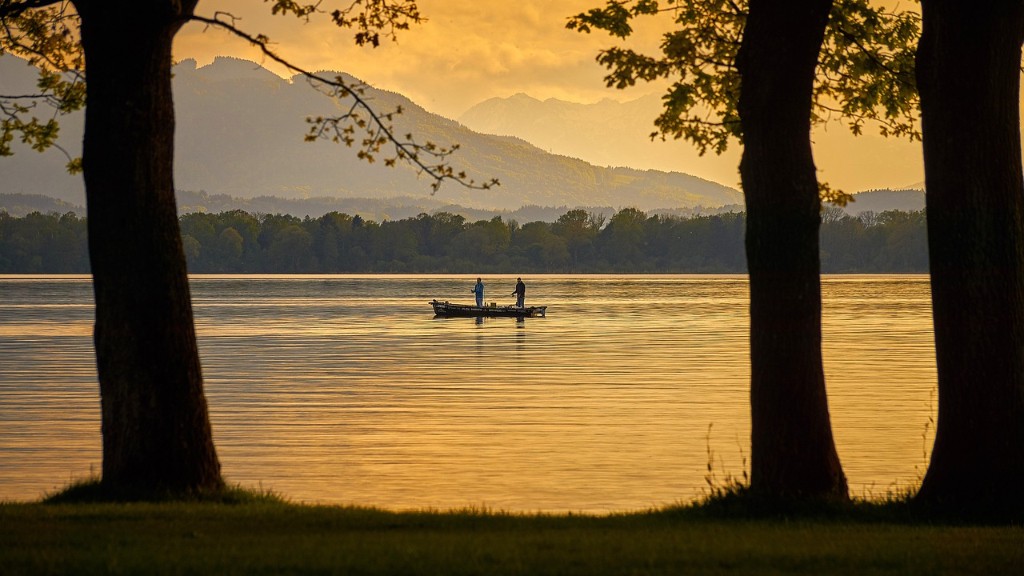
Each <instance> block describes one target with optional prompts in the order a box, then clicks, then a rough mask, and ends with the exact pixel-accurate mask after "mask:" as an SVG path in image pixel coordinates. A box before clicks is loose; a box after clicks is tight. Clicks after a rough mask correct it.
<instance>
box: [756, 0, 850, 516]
mask: <svg viewBox="0 0 1024 576" xmlns="http://www.w3.org/2000/svg"><path fill="white" fill-rule="evenodd" d="M831 7H832V0H799V1H794V0H760V1H759V0H752V1H751V2H750V13H749V17H748V19H747V23H746V28H745V30H744V33H743V43H742V45H741V48H740V53H739V55H738V59H737V66H738V68H739V72H740V77H741V85H740V86H741V88H740V98H739V114H740V119H741V127H742V133H743V157H742V160H741V162H740V175H741V178H742V182H743V191H744V194H745V196H746V205H747V228H746V249H747V265H748V269H749V273H750V276H749V277H750V364H751V382H750V404H751V489H752V491H754V492H755V493H758V494H761V495H764V496H767V497H772V498H814V497H829V498H847V497H848V491H847V484H846V477H845V476H844V475H843V471H842V467H841V465H840V463H839V456H838V455H837V453H836V449H835V443H834V441H833V439H832V427H831V423H830V421H829V412H828V400H827V397H826V393H825V377H824V372H823V369H822V360H821V286H820V283H821V281H820V263H819V255H818V229H819V226H820V222H821V216H820V211H821V201H820V199H819V196H818V182H817V177H816V175H815V168H814V159H813V156H812V154H811V141H810V131H811V103H812V100H811V96H812V88H813V85H814V78H815V68H816V66H817V61H818V54H819V51H820V49H821V44H822V40H823V37H824V32H825V26H826V24H827V21H828V14H829V11H830V9H831Z"/></svg>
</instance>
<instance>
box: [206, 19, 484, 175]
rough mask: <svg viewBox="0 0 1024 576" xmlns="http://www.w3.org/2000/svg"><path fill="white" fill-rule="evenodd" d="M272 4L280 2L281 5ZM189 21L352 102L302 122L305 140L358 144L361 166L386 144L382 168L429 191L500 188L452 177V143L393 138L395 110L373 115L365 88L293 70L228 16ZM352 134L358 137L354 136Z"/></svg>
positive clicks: (264, 42) (260, 38) (264, 41)
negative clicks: (402, 172)
mask: <svg viewBox="0 0 1024 576" xmlns="http://www.w3.org/2000/svg"><path fill="white" fill-rule="evenodd" d="M277 1H278V3H280V2H281V0H277ZM191 19H192V20H194V21H197V22H202V23H204V24H206V25H208V26H213V27H216V28H220V29H223V30H226V31H228V32H230V33H231V34H234V35H235V36H237V37H239V38H242V39H244V40H246V41H248V42H249V43H250V44H252V45H254V46H256V47H257V48H258V49H259V50H260V52H262V54H263V55H264V56H265V57H266V58H268V59H270V60H272V61H274V62H277V63H278V64H280V65H282V66H284V67H285V68H287V69H288V70H290V71H292V72H294V73H296V74H298V75H301V76H303V77H305V78H306V79H307V80H308V81H309V82H310V84H311V85H312V86H314V87H315V88H317V89H318V90H320V91H321V92H323V93H324V94H326V95H328V96H331V97H333V98H337V99H339V100H342V99H346V98H351V99H352V105H351V106H350V107H349V109H348V110H347V111H346V112H345V113H343V114H341V115H339V116H332V117H324V116H320V117H316V118H307V119H306V122H308V123H309V124H311V126H310V129H309V132H308V133H307V134H306V140H307V141H315V140H318V139H321V138H323V139H329V140H331V141H333V142H337V143H343V144H345V145H346V146H349V147H353V146H355V145H356V144H358V148H359V151H358V153H357V156H358V157H359V158H360V159H362V160H366V161H367V162H374V161H376V159H377V156H378V155H379V154H380V152H381V150H382V149H383V148H384V147H385V146H387V145H388V144H390V145H391V150H392V154H391V155H389V156H388V157H386V158H385V159H384V164H385V165H386V166H394V165H395V164H396V163H397V162H399V161H402V162H406V163H408V164H411V165H412V166H413V167H415V168H416V169H417V171H418V173H419V174H426V175H427V176H428V177H430V178H432V179H433V182H432V183H431V184H430V187H431V189H432V190H433V191H435V192H436V191H437V190H438V189H440V187H441V184H442V183H443V182H444V181H445V180H453V181H455V182H457V183H459V184H461V185H462V186H465V187H467V188H473V189H477V190H487V189H490V188H491V187H492V186H498V185H500V183H499V182H498V180H497V179H496V178H495V179H491V180H489V181H487V182H482V183H477V182H476V181H475V180H473V179H470V178H468V177H467V175H466V173H465V172H455V170H454V169H453V168H452V167H451V166H450V165H449V164H448V161H447V160H448V157H449V156H450V155H451V154H453V153H454V152H455V151H456V150H458V148H459V146H458V145H457V144H456V145H452V146H450V147H442V146H438V145H436V144H434V143H433V142H429V141H428V142H423V143H420V142H417V141H416V140H415V139H414V138H413V135H412V134H406V135H405V136H404V137H400V136H398V135H397V134H395V132H394V129H393V127H392V125H391V122H392V120H393V119H394V116H395V115H397V114H401V113H402V109H401V107H399V108H397V109H396V110H394V111H392V112H388V113H381V112H378V111H377V110H375V109H374V108H373V107H372V106H371V105H370V103H369V101H368V99H367V98H366V96H365V85H362V84H350V83H348V82H346V81H345V79H343V78H342V77H341V76H335V77H333V78H327V77H324V76H321V75H319V74H315V73H313V72H310V71H308V70H305V69H303V68H300V67H299V66H296V65H295V64H293V63H291V62H290V61H288V60H287V59H285V58H283V57H281V56H279V55H278V54H277V53H276V52H274V51H273V50H271V49H270V39H269V38H268V37H267V36H265V35H262V34H258V35H252V34H249V33H248V32H245V31H243V30H241V29H239V28H238V27H237V26H235V24H234V21H235V20H236V19H235V18H234V17H233V16H231V15H230V14H226V13H222V12H218V13H217V14H216V15H215V16H214V17H213V18H208V17H204V16H198V15H195V16H192V17H191ZM357 131H358V132H361V134H362V135H361V136H357V134H356V133H357Z"/></svg>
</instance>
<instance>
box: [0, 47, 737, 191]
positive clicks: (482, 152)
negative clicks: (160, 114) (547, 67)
mask: <svg viewBox="0 0 1024 576" xmlns="http://www.w3.org/2000/svg"><path fill="white" fill-rule="evenodd" d="M174 74H175V77H174V90H175V92H174V95H175V105H176V110H177V132H176V148H175V186H176V188H178V189H181V190H201V191H206V192H208V193H210V194H214V195H216V194H226V195H230V196H235V197H238V198H255V197H260V196H274V197H281V198H311V197H326V198H356V197H359V198H375V199H384V198H392V197H416V196H422V197H424V198H430V199H431V200H433V201H437V202H440V203H453V204H459V205H462V206H466V207H472V208H479V209H499V210H500V209H504V210H515V209H518V208H520V207H522V206H527V205H538V206H612V207H626V206H632V207H637V208H640V209H642V210H651V209H659V208H664V209H675V208H692V207H695V206H706V207H716V206H723V205H733V204H740V203H742V195H741V194H740V192H739V191H737V190H735V189H733V188H730V187H728V186H724V185H722V184H718V183H715V182H711V181H709V180H704V179H701V178H698V177H696V176H691V175H688V174H683V173H679V172H665V171H657V170H636V169H631V168H603V167H597V166H593V165H591V164H588V163H586V162H584V161H582V160H578V159H575V158H570V157H567V156H559V155H556V154H551V153H548V152H545V151H543V150H541V149H540V148H537V147H536V146H534V145H532V144H529V143H527V142H526V141H524V140H522V139H519V138H513V137H508V136H492V135H486V134H480V133H477V132H474V131H472V130H470V129H469V128H467V127H466V126H464V125H462V124H460V123H458V122H455V121H453V120H449V119H445V118H442V117H440V116H437V115H434V114H431V113H429V112H427V111H426V110H424V109H423V108H421V107H420V106H417V105H416V104H415V103H413V102H412V101H410V100H408V99H407V98H405V97H403V96H401V95H399V94H395V93H391V92H387V91H383V90H377V89H374V88H369V87H368V88H367V89H366V97H367V98H369V99H370V100H371V101H372V102H373V105H374V106H375V107H376V108H378V109H379V110H382V111H387V110H393V109H395V108H396V107H398V106H401V107H402V108H403V110H404V112H403V114H401V115H399V116H396V118H395V122H394V125H395V129H396V131H397V132H398V133H406V132H411V133H413V134H415V135H417V137H418V138H419V139H421V140H429V141H432V142H435V143H437V144H439V145H450V144H453V143H458V144H459V145H460V147H461V148H460V150H459V151H458V152H457V153H456V154H455V155H454V156H453V157H452V159H451V163H452V165H453V167H454V168H455V169H457V170H465V171H466V172H467V173H468V174H469V176H470V177H472V178H474V179H475V180H477V181H485V180H488V179H489V178H491V177H497V178H498V179H499V180H500V181H501V186H500V187H496V188H494V189H492V190H487V191H477V190H469V189H466V188H464V187H461V186H459V185H457V184H454V183H451V182H449V183H446V184H445V185H444V186H443V187H442V188H441V190H440V191H439V192H437V193H436V194H434V195H431V194H430V189H429V183H430V180H428V179H425V178H420V177H417V174H416V172H415V171H414V170H413V169H411V168H408V167H399V168H394V169H388V168H384V167H383V166H382V165H381V164H382V163H380V162H378V163H377V164H374V165H369V164H367V163H365V162H363V161H360V160H358V159H357V158H356V156H355V151H354V150H352V149H348V148H346V147H344V146H340V145H336V144H332V143H328V142H317V143H307V142H304V141H303V137H304V135H305V131H306V129H307V124H306V122H305V119H306V118H307V117H310V116H318V115H325V116H326V115H331V114H334V115H337V114H338V113H339V111H340V110H342V109H343V108H344V105H339V104H338V103H336V102H334V101H333V100H331V99H329V98H327V97H325V96H323V95H322V94H320V93H319V92H317V91H316V90H315V89H313V88H312V87H310V86H309V85H308V84H307V83H306V82H305V81H304V80H303V79H301V77H295V78H292V79H291V80H284V79H281V78H279V77H278V76H276V75H274V74H273V73H271V72H269V71H267V70H265V69H263V68H261V67H259V66H258V65H257V64H256V63H254V62H249V61H245V60H239V59H235V58H225V57H218V58H217V59H215V60H214V62H213V63H212V64H210V65H208V66H203V67H198V66H197V65H196V62H195V61H193V60H186V61H183V62H181V63H179V64H178V65H177V66H175V68H174ZM326 74H329V75H336V74H339V73H336V72H329V73H326ZM34 80H35V77H34V72H33V71H32V69H31V68H29V67H28V66H26V65H25V64H24V62H23V61H20V60H18V59H17V58H14V57H11V56H4V57H0V91H2V92H4V93H18V91H19V90H20V91H22V93H24V92H27V91H31V89H32V88H31V87H32V86H33V83H34ZM26 87H27V88H26ZM61 130H62V132H61V133H62V137H61V139H60V142H61V144H62V145H63V146H64V147H65V148H66V149H68V150H69V151H70V152H71V153H72V154H77V153H78V151H79V150H80V148H81V146H80V142H81V137H82V119H81V114H76V115H73V116H71V117H66V118H64V119H62V129H61ZM382 156H383V155H382ZM65 162H66V158H64V157H63V156H62V155H61V154H60V153H59V152H56V151H52V150H51V151H49V152H47V153H45V154H37V153H35V152H32V151H30V150H27V149H24V148H21V149H18V151H17V154H16V155H15V156H14V157H12V158H4V159H0V170H2V171H3V174H4V178H3V181H2V182H0V192H3V193H12V194H14V193H19V194H45V195H48V196H52V197H55V198H59V199H61V200H63V201H66V202H70V203H72V204H84V194H83V191H82V185H81V179H80V177H71V176H67V175H66V174H65V173H64V172H63V164H64V163H65Z"/></svg>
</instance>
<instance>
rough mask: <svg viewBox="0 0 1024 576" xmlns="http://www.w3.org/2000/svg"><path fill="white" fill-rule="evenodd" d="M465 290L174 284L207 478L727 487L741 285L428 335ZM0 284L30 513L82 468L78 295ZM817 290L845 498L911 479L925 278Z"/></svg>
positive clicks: (740, 356)
mask: <svg viewBox="0 0 1024 576" xmlns="http://www.w3.org/2000/svg"><path fill="white" fill-rule="evenodd" d="M474 279H475V276H474V277H472V278H471V277H469V276H430V277H415V276H360V277H351V276H320V277H271V278H266V277H230V276H229V277H196V278H194V279H193V282H192V289H193V297H194V304H195V312H196V322H197V331H198V334H199V338H200V350H201V354H202V359H203V369H204V375H205V378H206V390H207V396H208V399H209V403H210V408H211V418H212V420H213V425H214V433H215V439H216V442H217V446H218V451H219V454H220V457H221V461H222V464H223V466H224V473H225V475H226V477H227V478H228V480H229V481H231V482H239V483H242V484H243V485H256V484H258V483H259V484H262V486H263V487H265V488H272V489H274V490H276V491H278V492H281V493H282V494H285V495H287V496H289V497H291V498H293V499H296V500H301V501H309V502H322V503H354V504H363V505H379V506H386V507H393V508H424V507H433V508H449V507H462V506H487V507H491V508H495V509H507V510H519V511H535V510H546V511H561V510H581V511H591V512H600V511H609V510H630V509H638V508H645V507H649V506H657V505H663V504H667V503H671V502H674V501H678V500H688V499H691V498H693V497H694V496H696V495H698V494H699V493H700V490H701V489H702V487H703V486H704V482H705V474H706V466H707V460H708V448H709V447H710V449H711V450H712V451H713V454H714V460H715V464H714V468H715V471H716V474H718V475H719V476H720V477H721V476H723V475H725V474H726V473H732V474H740V473H741V472H742V470H743V468H744V462H745V458H746V456H747V455H749V439H748V437H749V426H750V424H749V414H748V412H749V408H748V405H747V389H748V381H749V362H748V359H747V350H748V346H747V319H746V302H747V283H746V278H745V277H743V276H735V277H729V276H714V277H711V276H649V277H637V276H544V277H537V278H525V280H526V281H527V283H528V286H529V288H528V293H527V303H528V304H547V305H548V306H549V312H548V317H547V318H528V319H526V320H525V321H522V322H516V321H515V320H514V319H510V318H489V319H486V320H484V321H483V322H480V323H478V322H477V321H475V320H474V319H470V318H462V319H434V318H433V317H432V312H431V310H430V306H429V305H428V304H427V302H428V301H429V300H430V299H432V298H439V299H448V300H452V301H468V300H469V298H468V296H469V287H470V286H471V285H472V281H473V280H474ZM484 281H485V283H486V284H487V289H488V296H487V298H486V299H487V300H488V301H499V302H500V303H508V302H510V301H511V296H508V297H502V296H492V295H494V294H499V295H500V294H507V293H510V292H511V291H512V287H513V285H514V282H515V278H514V277H509V278H486V277H485V278H484ZM506 285H507V286H506ZM0 288H2V290H3V292H4V294H5V298H4V302H3V303H0V343H2V348H0V371H2V375H0V422H2V424H3V426H2V429H0V462H2V463H3V465H2V466H0V499H4V498H6V499H12V498H13V499H29V498H35V497H37V496H38V495H39V494H40V493H41V492H43V491H45V490H49V489H52V488H55V487H57V486H60V485H61V484H63V483H65V482H66V481H67V480H68V479H69V478H71V477H73V476H82V475H85V474H87V473H88V472H89V470H90V468H95V469H98V468H99V463H100V454H99V446H100V439H99V401H98V396H97V391H96V384H95V367H94V360H93V358H92V352H91V348H90V343H91V341H90V337H89V330H88V329H87V327H88V325H89V324H90V323H91V314H92V311H91V287H90V286H89V284H88V279H55V280H33V281H32V282H27V281H19V280H17V279H10V278H6V279H3V278H0ZM823 292H824V298H825V316H824V331H825V343H824V355H825V370H826V376H827V379H828V386H829V401H830V407H831V412H832V421H833V426H834V429H835V435H836V442H837V444H838V447H839V451H840V457H841V458H842V460H843V465H844V469H845V471H846V473H847V476H848V477H849V480H850V483H851V488H852V489H853V490H854V492H855V493H857V494H863V493H868V492H871V493H876V494H877V493H880V492H883V491H884V490H885V489H886V488H887V487H890V486H891V485H892V484H893V483H901V484H904V485H905V484H908V483H910V482H912V481H913V479H914V478H915V477H916V476H917V475H918V474H919V473H920V471H921V470H923V466H924V447H925V446H926V444H928V443H930V437H928V435H927V430H928V426H929V419H930V418H932V417H933V416H934V401H933V395H934V389H935V364H934V357H933V352H932V340H931V316H930V304H929V297H928V282H927V277H923V276H913V277H893V276H886V277H832V278H827V279H826V280H825V282H824V288H823ZM40 294H46V295H47V296H46V298H45V299H40V297H39V295H40ZM54 305H57V306H54ZM62 324H63V325H66V331H64V332H62V331H61V330H59V329H56V327H59V326H60V325H62ZM83 326H85V327H86V329H84V330H83Z"/></svg>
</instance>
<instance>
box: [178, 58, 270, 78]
mask: <svg viewBox="0 0 1024 576" xmlns="http://www.w3.org/2000/svg"><path fill="white" fill-rule="evenodd" d="M196 71H197V72H198V73H199V74H200V75H201V76H203V77H205V78H209V79H215V80H217V81H220V82H225V81H230V80H264V81H272V82H278V83H280V82H284V80H283V79H282V78H281V77H280V76H278V75H277V74H274V73H273V72H271V71H270V70H267V69H266V68H264V67H262V66H260V65H259V64H257V63H255V62H253V61H251V60H243V59H241V58H235V57H232V56H216V57H214V59H213V61H212V62H210V63H209V64H207V65H206V66H200V67H199V68H197V69H196Z"/></svg>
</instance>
